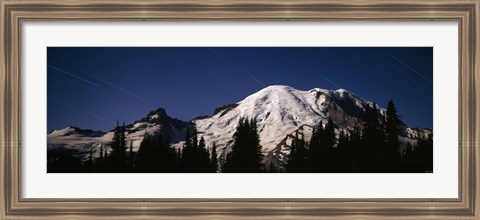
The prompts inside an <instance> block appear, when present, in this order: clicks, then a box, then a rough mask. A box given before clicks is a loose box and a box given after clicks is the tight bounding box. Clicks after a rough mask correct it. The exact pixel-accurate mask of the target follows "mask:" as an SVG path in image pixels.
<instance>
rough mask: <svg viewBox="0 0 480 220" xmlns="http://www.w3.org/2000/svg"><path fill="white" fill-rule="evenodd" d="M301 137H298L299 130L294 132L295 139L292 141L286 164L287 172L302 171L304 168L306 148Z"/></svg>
mask: <svg viewBox="0 0 480 220" xmlns="http://www.w3.org/2000/svg"><path fill="white" fill-rule="evenodd" d="M303 138H304V137H303V133H302V137H301V138H299V132H298V131H297V132H295V139H294V140H293V142H292V147H291V150H290V155H289V159H288V164H287V168H286V169H287V172H288V173H303V172H305V168H306V149H305V141H304V139H303Z"/></svg>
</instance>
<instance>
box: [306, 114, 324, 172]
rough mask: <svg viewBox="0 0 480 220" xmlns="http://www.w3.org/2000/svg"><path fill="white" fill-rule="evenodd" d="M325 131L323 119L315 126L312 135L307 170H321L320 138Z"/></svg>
mask: <svg viewBox="0 0 480 220" xmlns="http://www.w3.org/2000/svg"><path fill="white" fill-rule="evenodd" d="M323 133H324V129H323V124H322V121H320V122H319V123H318V124H317V125H316V126H315V127H314V128H313V132H312V137H311V138H310V144H309V148H308V154H307V171H308V172H311V173H319V172H321V170H320V166H321V164H320V163H321V159H322V158H321V144H320V140H321V139H322V136H323Z"/></svg>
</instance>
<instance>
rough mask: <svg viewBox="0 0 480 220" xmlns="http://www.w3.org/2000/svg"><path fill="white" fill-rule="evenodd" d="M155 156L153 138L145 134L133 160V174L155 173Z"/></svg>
mask: <svg viewBox="0 0 480 220" xmlns="http://www.w3.org/2000/svg"><path fill="white" fill-rule="evenodd" d="M156 154H157V152H156V149H155V144H154V140H153V137H152V136H151V135H150V134H148V133H146V132H145V134H144V136H143V139H142V142H141V143H140V148H139V149H138V152H137V158H136V160H135V172H139V173H153V172H156V171H157V169H156V168H157V164H156V162H155V161H156V160H157V158H155V155H156Z"/></svg>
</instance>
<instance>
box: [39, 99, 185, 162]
mask: <svg viewBox="0 0 480 220" xmlns="http://www.w3.org/2000/svg"><path fill="white" fill-rule="evenodd" d="M187 125H188V122H185V121H181V120H178V119H174V118H171V117H170V116H168V115H167V113H166V112H165V110H164V109H162V108H159V109H157V110H155V111H152V112H150V113H149V114H148V115H147V116H146V117H144V118H142V119H140V120H137V121H135V122H134V123H133V124H130V125H126V126H125V130H126V132H127V135H126V139H127V145H128V147H130V144H132V148H133V151H134V152H136V151H138V148H139V147H140V143H141V142H142V139H143V136H144V135H145V133H146V132H148V133H149V134H153V135H158V134H161V135H162V136H163V137H164V138H165V139H168V141H169V142H170V143H172V144H174V145H179V146H181V144H180V143H182V142H183V140H184V139H185V135H186V131H187ZM112 138H113V131H109V132H102V131H92V130H82V129H79V128H76V127H72V126H69V127H66V128H64V129H61V130H54V131H52V132H50V133H49V134H48V135H47V144H48V152H52V153H55V152H65V151H66V152H68V153H69V154H71V155H73V156H75V157H80V158H83V157H85V156H87V155H88V154H89V153H90V149H93V156H94V157H98V156H99V153H100V146H102V145H103V146H104V147H105V149H106V150H107V152H108V151H110V145H111V143H112Z"/></svg>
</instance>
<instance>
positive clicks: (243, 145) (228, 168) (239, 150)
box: [222, 117, 263, 173]
mask: <svg viewBox="0 0 480 220" xmlns="http://www.w3.org/2000/svg"><path fill="white" fill-rule="evenodd" d="M233 141H234V142H233V146H232V150H231V152H230V153H229V154H228V156H227V161H226V162H225V165H224V167H223V169H222V170H223V172H233V173H258V172H262V171H263V166H262V164H261V161H262V157H263V155H262V153H261V149H262V146H261V145H260V137H259V135H258V131H257V122H256V120H255V119H252V120H248V118H246V117H242V118H240V120H239V122H238V125H237V130H236V131H235V133H234V135H233Z"/></svg>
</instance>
